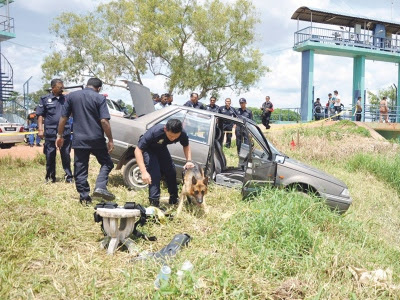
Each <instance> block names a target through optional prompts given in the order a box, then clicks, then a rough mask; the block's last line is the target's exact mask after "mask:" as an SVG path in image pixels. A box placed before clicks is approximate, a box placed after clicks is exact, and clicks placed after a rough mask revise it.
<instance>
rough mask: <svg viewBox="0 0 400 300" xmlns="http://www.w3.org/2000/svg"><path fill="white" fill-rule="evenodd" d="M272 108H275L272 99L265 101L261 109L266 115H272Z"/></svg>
mask: <svg viewBox="0 0 400 300" xmlns="http://www.w3.org/2000/svg"><path fill="white" fill-rule="evenodd" d="M271 108H274V105H273V104H272V102H271V101H268V102H264V103H263V104H262V107H261V109H262V111H263V114H265V115H270V114H271V111H270V110H269V109H271Z"/></svg>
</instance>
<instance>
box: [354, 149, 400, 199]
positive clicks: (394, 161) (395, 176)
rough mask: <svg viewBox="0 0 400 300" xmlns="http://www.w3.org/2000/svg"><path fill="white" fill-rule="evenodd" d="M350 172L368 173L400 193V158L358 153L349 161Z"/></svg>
mask: <svg viewBox="0 0 400 300" xmlns="http://www.w3.org/2000/svg"><path fill="white" fill-rule="evenodd" d="M348 169H349V170H350V171H353V172H354V171H357V170H360V171H368V172H370V173H372V174H373V175H375V176H376V178H377V179H378V180H382V181H384V182H386V183H388V184H389V185H390V186H392V187H393V188H394V189H396V190H397V191H398V192H400V157H399V156H398V155H397V156H395V157H387V156H384V155H380V154H364V153H358V154H356V155H355V156H354V157H352V158H351V159H350V160H349V164H348Z"/></svg>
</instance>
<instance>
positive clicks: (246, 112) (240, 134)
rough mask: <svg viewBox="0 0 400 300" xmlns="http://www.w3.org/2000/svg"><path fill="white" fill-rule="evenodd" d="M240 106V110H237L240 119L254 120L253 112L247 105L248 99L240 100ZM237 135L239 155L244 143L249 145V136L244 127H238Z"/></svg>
mask: <svg viewBox="0 0 400 300" xmlns="http://www.w3.org/2000/svg"><path fill="white" fill-rule="evenodd" d="M239 104H240V108H239V109H238V110H237V112H238V115H239V117H245V118H247V119H250V120H253V112H252V111H251V110H250V109H247V108H246V105H247V101H246V99H245V98H240V99H239ZM235 135H236V148H237V153H238V154H239V152H240V147H241V145H242V143H244V144H247V145H248V144H249V140H248V138H247V134H246V132H245V131H244V128H243V127H242V126H236V129H235Z"/></svg>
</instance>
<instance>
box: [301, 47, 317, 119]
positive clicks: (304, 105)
mask: <svg viewBox="0 0 400 300" xmlns="http://www.w3.org/2000/svg"><path fill="white" fill-rule="evenodd" d="M301 54H302V59H301V107H300V114H301V120H302V121H303V122H306V121H311V120H312V117H313V114H312V111H313V107H312V100H313V99H312V94H313V83H314V50H307V51H303V52H302V53H301Z"/></svg>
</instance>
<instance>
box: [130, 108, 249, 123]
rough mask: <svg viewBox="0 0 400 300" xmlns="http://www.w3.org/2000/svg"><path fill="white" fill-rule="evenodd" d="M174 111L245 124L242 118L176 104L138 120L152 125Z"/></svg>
mask: <svg viewBox="0 0 400 300" xmlns="http://www.w3.org/2000/svg"><path fill="white" fill-rule="evenodd" d="M174 110H187V111H192V112H197V113H202V114H205V115H215V116H216V117H222V118H225V119H229V120H232V121H235V122H240V123H243V121H242V120H241V119H240V118H236V117H230V116H227V115H224V114H219V113H215V112H212V111H208V110H202V109H198V108H193V107H189V106H183V105H176V104H173V105H170V106H167V107H164V108H162V109H159V110H156V111H154V112H152V113H149V114H146V115H144V116H141V117H139V118H137V119H136V120H138V121H141V122H143V123H150V122H151V121H153V120H154V119H158V118H159V117H162V116H163V115H165V114H168V113H169V112H171V111H174Z"/></svg>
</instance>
